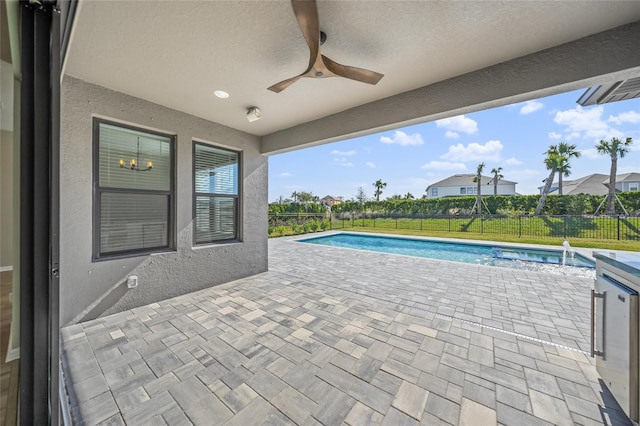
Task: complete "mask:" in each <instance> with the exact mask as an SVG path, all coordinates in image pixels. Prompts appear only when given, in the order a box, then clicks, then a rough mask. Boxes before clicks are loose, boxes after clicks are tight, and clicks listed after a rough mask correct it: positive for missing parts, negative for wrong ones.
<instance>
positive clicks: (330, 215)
mask: <svg viewBox="0 0 640 426" xmlns="http://www.w3.org/2000/svg"><path fill="white" fill-rule="evenodd" d="M329 230H330V231H331V230H333V213H331V212H329Z"/></svg>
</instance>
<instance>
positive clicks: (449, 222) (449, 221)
mask: <svg viewBox="0 0 640 426" xmlns="http://www.w3.org/2000/svg"><path fill="white" fill-rule="evenodd" d="M447 223H448V224H449V232H451V215H449V220H448V222H447Z"/></svg>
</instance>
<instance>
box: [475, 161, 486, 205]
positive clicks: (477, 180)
mask: <svg viewBox="0 0 640 426" xmlns="http://www.w3.org/2000/svg"><path fill="white" fill-rule="evenodd" d="M483 169H484V163H480V164H478V168H477V169H476V177H474V178H473V181H474V182H475V183H477V184H478V193H477V194H476V204H477V206H478V214H482V170H483Z"/></svg>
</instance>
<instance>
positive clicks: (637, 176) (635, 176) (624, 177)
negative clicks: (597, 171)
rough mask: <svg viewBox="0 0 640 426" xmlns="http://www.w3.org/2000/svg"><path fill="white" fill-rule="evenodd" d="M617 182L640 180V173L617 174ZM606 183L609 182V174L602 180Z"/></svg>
mask: <svg viewBox="0 0 640 426" xmlns="http://www.w3.org/2000/svg"><path fill="white" fill-rule="evenodd" d="M616 182H640V173H636V172H631V173H623V174H621V175H617V176H616ZM602 183H604V184H605V185H608V184H609V176H607V178H606V179H605V180H604V181H603V182H602Z"/></svg>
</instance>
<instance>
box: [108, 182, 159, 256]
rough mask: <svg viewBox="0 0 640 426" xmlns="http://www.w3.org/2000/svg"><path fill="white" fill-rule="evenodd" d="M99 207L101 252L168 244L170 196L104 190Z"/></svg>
mask: <svg viewBox="0 0 640 426" xmlns="http://www.w3.org/2000/svg"><path fill="white" fill-rule="evenodd" d="M100 204H101V207H102V208H101V210H100V252H101V253H113V252H122V251H128V250H140V249H148V248H156V247H165V246H167V244H168V229H167V222H168V211H169V196H168V195H155V194H129V193H119V192H104V193H102V196H101V203H100Z"/></svg>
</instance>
